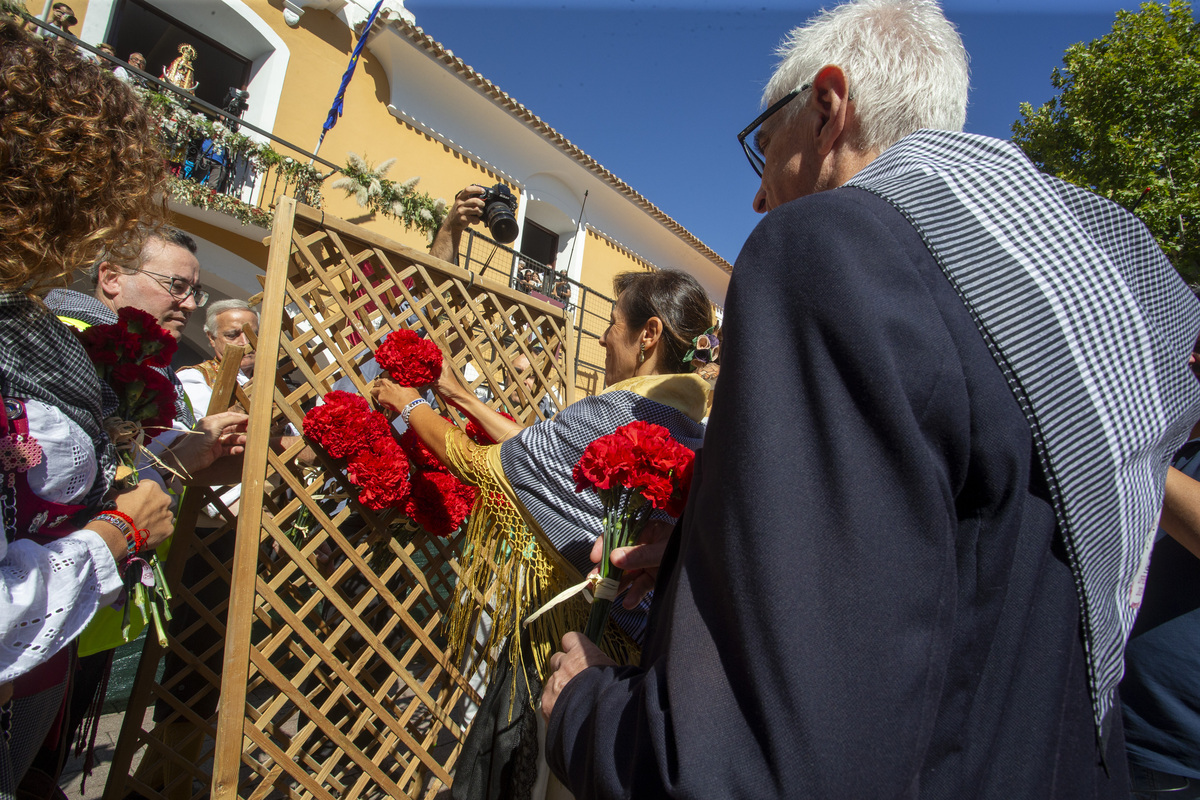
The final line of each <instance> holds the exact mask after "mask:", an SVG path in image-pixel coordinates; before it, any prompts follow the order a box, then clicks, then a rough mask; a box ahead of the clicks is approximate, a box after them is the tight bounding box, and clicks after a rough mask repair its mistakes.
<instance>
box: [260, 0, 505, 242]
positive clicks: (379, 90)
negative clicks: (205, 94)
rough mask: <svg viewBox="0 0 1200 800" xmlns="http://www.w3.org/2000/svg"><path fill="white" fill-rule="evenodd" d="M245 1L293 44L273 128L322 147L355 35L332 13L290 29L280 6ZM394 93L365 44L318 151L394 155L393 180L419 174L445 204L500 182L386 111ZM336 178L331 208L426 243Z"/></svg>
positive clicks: (335, 155)
mask: <svg viewBox="0 0 1200 800" xmlns="http://www.w3.org/2000/svg"><path fill="white" fill-rule="evenodd" d="M246 4H247V5H248V6H249V7H250V8H251V9H252V10H253V11H254V12H255V13H257V14H258V15H259V16H260V17H261V18H262V19H263V20H265V21H266V22H267V23H268V24H269V25H270V26H271V27H272V28H273V29H274V30H275V32H276V33H277V34H279V36H280V38H281V39H283V40H284V42H285V43H286V44H287V46H288V49H289V50H290V59H289V61H288V68H287V78H286V81H285V83H284V87H283V93H282V95H281V97H280V99H279V111H278V113H277V116H276V118H275V128H274V133H275V135H277V136H279V137H280V138H282V139H286V140H288V141H290V142H294V143H295V144H296V145H298V146H300V147H305V148H309V149H310V150H311V149H312V148H314V147H316V144H317V139H318V137H319V136H320V133H321V126H322V125H323V124H324V123H325V118H326V116H327V114H328V113H329V106H330V105H331V104H332V102H333V97H334V95H335V94H336V93H337V88H338V85H339V83H340V82H341V79H342V74H343V73H344V72H345V70H346V65H347V63H348V62H349V60H350V53H351V52H352V51H353V49H354V44H355V40H354V36H353V33H352V31H351V30H350V29H349V28H347V27H346V24H345V23H344V22H342V21H341V20H339V19H338V18H337V17H335V16H334V15H333V14H331V13H329V12H328V11H321V10H317V9H308V10H307V11H306V12H305V13H304V15H303V16H302V17H301V18H300V24H299V26H297V27H296V28H289V27H288V26H287V24H286V23H285V22H284V21H283V15H282V14H281V13H280V12H279V9H278V8H277V7H276V6H274V5H272V4H271V3H269V2H267V1H266V0H246ZM390 95H391V91H390V87H389V86H388V79H387V75H386V73H385V72H384V69H383V67H382V66H380V64H379V62H378V61H377V60H376V59H375V57H374V56H373V55H372V54H371V52H370V50H369V49H368V50H364V51H363V54H362V56H361V57H360V59H359V62H358V69H357V71H356V72H355V75H354V79H353V80H352V81H351V82H350V85H349V86H348V87H347V89H346V96H345V102H344V104H343V114H342V117H341V119H340V120H338V123H337V125H336V126H335V127H334V128H333V130H331V131H330V132H329V133H328V135H326V137H325V141H324V143H323V144H322V145H321V152H320V154H319V155H320V156H321V157H322V158H324V159H326V160H328V161H331V162H333V163H335V164H339V165H340V164H345V163H346V154H347V152H353V153H356V154H357V155H359V156H360V157H362V158H363V159H364V160H366V161H367V162H368V163H370V164H371V165H373V166H374V165H378V164H380V163H381V162H383V161H386V160H388V159H390V158H396V159H397V161H396V163H395V164H394V165H393V166H392V168H391V170H390V171H389V172H388V173H387V177H388V178H389V179H391V180H393V181H397V182H402V181H405V180H408V179H409V178H411V177H413V176H419V177H420V178H421V182H420V183H419V184H418V186H417V191H420V192H426V193H428V194H429V195H430V196H431V197H433V198H435V199H436V198H439V197H440V198H443V199H444V200H445V201H446V203H447V205H449V204H450V203H452V202H453V200H454V195H455V193H456V192H458V190H459V189H461V188H463V187H464V186H467V185H469V184H472V183H479V184H483V185H485V186H490V185H492V184H494V183H496V182H498V181H500V178H499V177H498V176H496V175H494V174H492V173H491V172H490V171H488V170H486V169H484V168H482V167H480V166H479V165H478V164H475V163H474V162H472V161H469V160H467V159H465V158H464V157H463V156H461V155H460V154H458V153H457V152H455V151H453V150H451V149H450V148H449V147H446V146H445V145H443V144H441V143H440V142H438V141H436V140H435V139H433V138H432V137H429V136H427V135H426V134H424V133H422V132H421V131H419V130H417V129H416V128H414V127H412V126H411V125H408V124H407V123H405V122H403V121H401V120H399V119H397V118H396V117H394V116H392V115H391V114H390V113H389V112H388V110H387V103H388V99H389V97H390ZM321 169H322V170H323V171H324V170H325V169H327V168H325V167H321ZM336 179H337V176H334V177H333V178H330V179H329V180H327V181H326V182H325V186H324V188H323V191H322V195H323V197H324V200H325V210H326V211H328V212H329V213H331V214H334V215H336V216H338V217H341V218H343V219H346V220H349V221H350V222H354V223H356V224H360V225H363V226H364V227H367V228H369V229H371V230H373V231H375V232H377V233H379V234H382V235H384V236H387V237H389V238H391V239H395V240H396V241H398V242H401V243H403V244H406V245H409V246H410V247H416V248H425V247H426V246H427V244H428V242H427V239H426V237H425V234H423V233H421V232H420V231H416V230H412V231H406V230H405V229H404V225H403V224H402V223H400V222H397V221H396V220H393V219H391V218H389V217H384V216H379V215H374V214H371V213H370V212H369V211H368V210H366V209H363V208H361V207H360V206H359V205H358V203H357V202H356V201H355V200H354V198H353V197H347V196H346V194H345V192H343V191H341V190H336V189H331V188H330V186H329V184H330V183H332V182H333V181H334V180H336Z"/></svg>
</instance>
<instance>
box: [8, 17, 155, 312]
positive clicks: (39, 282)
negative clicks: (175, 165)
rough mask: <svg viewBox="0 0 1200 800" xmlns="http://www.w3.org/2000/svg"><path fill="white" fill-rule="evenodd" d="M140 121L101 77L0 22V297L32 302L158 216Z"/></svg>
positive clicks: (133, 245)
mask: <svg viewBox="0 0 1200 800" xmlns="http://www.w3.org/2000/svg"><path fill="white" fill-rule="evenodd" d="M165 189H166V171H165V168H164V160H163V156H162V153H161V151H160V149H159V145H158V140H157V138H156V135H155V133H154V128H153V125H152V122H151V119H150V116H149V114H148V113H147V112H146V109H145V107H144V106H143V105H142V103H141V101H140V100H139V99H138V98H137V97H136V96H135V95H134V94H133V92H132V91H131V90H130V89H129V88H128V87H127V86H126V85H125V84H124V83H122V82H121V81H120V80H119V79H118V78H116V77H115V76H114V75H113V74H112V73H111V72H109V71H108V70H106V69H104V68H103V67H101V66H100V65H98V64H94V63H91V62H89V61H86V60H84V59H83V58H80V56H79V55H78V53H76V52H75V50H74V48H54V47H53V46H51V45H50V44H47V43H45V42H42V41H41V40H38V39H35V38H34V37H32V36H31V35H29V34H28V33H26V32H25V31H23V30H22V29H21V27H20V26H19V24H18V23H17V22H16V21H15V20H12V19H10V18H0V290H16V291H24V292H28V293H30V294H41V293H43V292H45V291H47V290H49V289H51V288H53V287H55V286H65V285H67V284H69V283H70V281H71V276H72V273H73V272H74V271H75V270H76V269H78V268H80V267H83V266H86V265H88V264H90V263H92V261H94V260H95V258H96V257H97V256H98V255H99V254H100V253H101V252H102V251H107V252H109V253H114V254H121V255H122V256H125V257H127V258H129V259H130V260H132V259H136V257H137V253H138V251H139V250H140V249H141V244H142V240H143V238H144V237H145V235H146V233H147V231H154V230H156V229H157V228H158V227H159V226H160V225H161V223H162V220H163V219H164V218H165V216H166V191H165Z"/></svg>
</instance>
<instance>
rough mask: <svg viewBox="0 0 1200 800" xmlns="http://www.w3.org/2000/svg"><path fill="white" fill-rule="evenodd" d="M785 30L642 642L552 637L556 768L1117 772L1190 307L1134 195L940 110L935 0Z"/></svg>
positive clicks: (737, 780)
mask: <svg viewBox="0 0 1200 800" xmlns="http://www.w3.org/2000/svg"><path fill="white" fill-rule="evenodd" d="M779 55H780V56H781V63H780V66H779V68H778V70H777V72H776V73H775V75H774V77H773V78H772V79H771V81H770V82H769V84H768V86H767V89H766V92H765V95H764V98H763V100H764V104H765V105H766V110H765V111H764V112H763V114H761V115H760V116H759V117H758V119H756V120H754V122H752V123H751V124H750V125H749V126H748V127H747V128H746V129H745V130H744V131H743V132H742V134H741V135H740V136H739V139H740V140H742V142H743V146H744V148H745V150H746V154H747V156H748V157H749V159H750V162H751V165H752V166H753V168H754V169H755V171H756V172H757V173H758V174H759V175H760V176H761V179H762V180H761V185H760V188H759V190H758V192H757V194H756V196H755V197H754V207H755V209H756V210H757V211H759V212H761V213H764V214H765V215H766V216H765V217H764V218H763V220H762V222H760V223H759V225H758V226H757V228H756V229H755V230H754V232H753V233H752V234H751V236H750V238H749V240H748V241H747V242H746V245H745V246H744V248H743V249H742V252H741V254H740V255H739V257H738V259H737V263H736V264H735V267H734V270H733V278H732V280H731V282H730V287H729V292H728V295H727V304H726V316H725V329H724V341H723V342H722V345H723V347H722V373H721V381H720V384H719V385H718V387H717V390H716V396H715V400H714V404H713V408H712V415H711V417H710V421H709V426H708V431H707V433H706V436H705V442H704V448H703V451H702V453H701V454H700V455H698V457H697V466H696V471H695V480H694V482H693V484H692V489H691V495H690V499H689V503H688V506H687V510H686V512H685V515H684V518H683V519H682V520H681V522H680V524H679V526H678V527H677V528H676V530H675V532H674V533H673V534H672V537H671V540H670V543H669V544H668V545H667V547H666V554H665V556H664V557H663V560H662V573H661V575H660V579H659V582H658V586H657V589H656V592H655V598H654V603H655V605H654V608H653V610H652V612H651V620H650V630H649V632H648V634H647V638H646V644H645V647H644V650H643V652H642V659H641V663H640V666H638V667H617V666H615V665H611V663H610V662H607V661H606V659H605V658H604V657H603V656H602V655H600V653H599V651H597V650H596V649H595V648H594V647H592V646H591V645H590V643H588V642H586V641H585V640H583V639H582V637H580V636H579V635H578V634H568V635H567V636H566V637H565V638H564V642H563V644H564V652H562V653H559V654H556V655H555V656H554V660H553V661H552V662H551V663H552V666H553V667H554V668H555V672H554V674H552V675H551V676H550V677H549V679H548V680H547V684H546V689H545V692H544V693H543V696H542V708H543V713H544V714H546V715H547V716H548V720H549V729H548V735H547V758H548V760H549V762H550V765H551V767H552V768H553V769H554V771H555V772H556V773H557V774H558V775H559V776H560V777H561V778H563V780H564V782H565V783H566V784H567V786H568V787H569V788H570V789H571V790H572V791H573V792H574V793H575V795H576V796H577V797H584V798H591V797H705V798H709V797H755V798H766V797H846V798H866V797H914V798H915V797H930V798H935V797H936V798H951V797H952V798H966V797H970V798H1004V800H1008V799H1009V798H1016V797H1020V798H1032V797H1072V798H1081V797H1089V798H1096V797H1128V796H1129V786H1128V778H1127V769H1126V765H1125V757H1124V752H1123V742H1122V738H1123V734H1122V724H1121V718H1120V706H1119V704H1117V703H1115V702H1114V691H1115V689H1116V686H1117V683H1118V682H1119V680H1120V677H1121V671H1122V661H1121V652H1122V648H1123V646H1124V644H1125V640H1126V638H1127V636H1128V633H1129V629H1130V626H1131V625H1132V621H1133V618H1134V615H1135V613H1136V609H1137V605H1138V603H1139V601H1140V597H1141V585H1142V578H1143V576H1144V574H1145V568H1146V564H1147V558H1148V554H1149V548H1150V545H1151V543H1152V537H1153V533H1154V528H1155V522H1156V521H1157V518H1158V515H1159V510H1160V505H1161V501H1162V491H1163V481H1164V479H1165V472H1166V467H1167V464H1168V462H1169V459H1170V455H1171V453H1173V452H1174V450H1175V448H1176V447H1178V445H1179V444H1180V443H1181V442H1182V440H1183V438H1184V436H1185V435H1186V432H1187V430H1188V428H1189V427H1190V424H1191V422H1192V421H1194V420H1195V419H1196V418H1197V416H1200V389H1198V387H1197V386H1196V381H1195V380H1194V379H1193V378H1192V377H1191V375H1190V373H1189V372H1188V368H1187V360H1188V354H1189V353H1190V351H1191V345H1192V342H1193V341H1194V340H1195V337H1196V331H1197V329H1200V305H1198V304H1197V302H1196V300H1195V298H1193V297H1192V296H1191V293H1190V292H1189V291H1188V289H1187V287H1186V286H1185V285H1184V284H1183V282H1182V281H1181V280H1180V279H1179V278H1178V276H1177V275H1176V274H1175V273H1174V271H1173V270H1172V268H1171V265H1170V264H1169V263H1168V262H1167V260H1166V258H1165V257H1164V256H1163V255H1162V253H1161V252H1160V251H1159V250H1158V248H1157V247H1156V246H1155V244H1154V241H1153V239H1152V238H1151V237H1150V235H1149V233H1148V232H1147V231H1146V229H1145V228H1144V226H1142V225H1141V224H1140V222H1139V221H1138V220H1137V219H1136V218H1135V217H1133V216H1132V215H1131V214H1129V213H1128V212H1126V211H1125V210H1124V209H1122V208H1120V207H1118V206H1116V205H1114V204H1112V203H1110V202H1108V201H1106V200H1104V199H1102V198H1100V197H1097V196H1095V195H1093V194H1091V193H1089V192H1086V191H1083V190H1081V189H1078V188H1076V187H1074V186H1070V185H1068V184H1066V183H1064V182H1062V181H1059V180H1057V179H1055V178H1051V177H1048V176H1046V175H1043V174H1041V173H1039V172H1038V171H1037V170H1036V169H1035V168H1034V167H1033V165H1032V164H1031V163H1030V162H1029V160H1028V159H1026V158H1025V157H1024V155H1023V154H1022V153H1021V152H1020V151H1019V150H1018V149H1017V148H1015V147H1014V146H1013V145H1012V144H1010V143H1007V142H1002V141H998V140H995V139H988V138H985V137H981V136H973V135H967V134H964V133H961V132H960V131H961V128H962V125H963V123H964V119H965V111H966V100H967V58H966V53H965V51H964V49H963V46H962V43H961V41H960V39H959V37H958V34H957V33H956V31H955V30H954V28H953V26H952V25H951V24H950V23H949V22H948V21H947V20H946V19H945V17H944V16H943V14H942V13H941V10H940V9H939V8H938V6H937V5H936V3H934V2H931V0H861V1H860V2H854V3H849V4H846V5H842V6H839V7H837V8H835V9H832V10H830V11H826V12H822V13H821V14H820V15H818V16H817V17H816V18H815V19H813V20H812V21H811V22H810V23H809V24H807V25H806V26H804V27H801V28H798V29H796V30H794V31H793V32H792V33H791V35H790V37H789V38H788V39H787V40H786V41H785V42H784V44H783V46H782V47H781V48H780V51H779ZM647 549H648V548H643V550H647ZM638 552H639V551H638V550H636V549H635V550H631V551H626V552H625V553H623V555H624V556H625V559H624V560H622V559H621V558H620V557H619V556H618V557H616V558H615V560H616V561H617V562H618V563H620V564H621V565H622V566H626V567H636V566H638V562H637V561H636V559H635V557H634V555H635V554H636V553H638Z"/></svg>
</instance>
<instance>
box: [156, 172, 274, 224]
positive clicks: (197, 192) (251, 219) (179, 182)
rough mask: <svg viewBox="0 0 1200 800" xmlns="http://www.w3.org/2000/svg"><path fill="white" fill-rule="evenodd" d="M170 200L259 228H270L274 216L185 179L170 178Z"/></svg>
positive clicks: (206, 186)
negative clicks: (217, 212) (226, 215)
mask: <svg viewBox="0 0 1200 800" xmlns="http://www.w3.org/2000/svg"><path fill="white" fill-rule="evenodd" d="M168 185H169V188H170V191H171V198H172V199H173V200H177V201H179V202H180V203H184V204H185V205H189V206H195V207H196V208H208V209H212V210H214V211H220V212H222V213H224V214H228V215H229V216H231V217H233V218H234V219H236V220H237V221H238V222H240V223H242V224H243V225H257V226H259V227H260V228H270V227H271V222H272V220H273V219H274V218H275V215H274V214H273V213H272V212H270V211H267V210H265V209H262V208H258V207H257V206H252V205H250V204H249V203H243V202H242V201H241V200H239V199H237V198H236V197H232V196H230V195H227V194H221V193H220V192H216V191H214V190H212V189H210V188H209V187H208V185H207V184H203V183H196V182H195V181H190V180H187V179H186V178H176V177H175V176H173V175H172V176H171V178H170V180H169V183H168Z"/></svg>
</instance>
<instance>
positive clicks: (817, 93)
mask: <svg viewBox="0 0 1200 800" xmlns="http://www.w3.org/2000/svg"><path fill="white" fill-rule="evenodd" d="M812 91H813V99H814V102H815V103H816V106H817V109H818V110H819V111H820V113H821V123H820V127H819V129H818V130H817V136H816V146H817V152H818V153H820V154H821V155H823V156H824V155H829V153H830V152H832V151H833V148H834V147H835V146H836V145H837V144H838V143H839V141H841V143H842V144H847V142H845V141H844V140H843V137H844V136H846V135H847V132H848V131H849V130H850V122H851V115H852V114H853V113H854V112H853V111H852V110H851V109H850V90H849V83H848V82H847V81H846V73H844V72H842V68H841V67H839V66H837V65H836V64H828V65H826V66H824V67H822V68H821V71H820V72H818V73H817V77H815V78H813V89H812Z"/></svg>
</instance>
